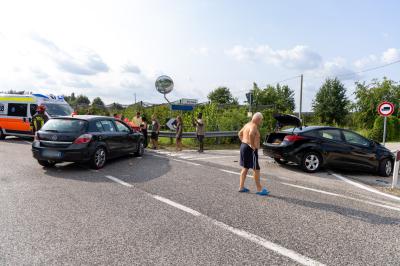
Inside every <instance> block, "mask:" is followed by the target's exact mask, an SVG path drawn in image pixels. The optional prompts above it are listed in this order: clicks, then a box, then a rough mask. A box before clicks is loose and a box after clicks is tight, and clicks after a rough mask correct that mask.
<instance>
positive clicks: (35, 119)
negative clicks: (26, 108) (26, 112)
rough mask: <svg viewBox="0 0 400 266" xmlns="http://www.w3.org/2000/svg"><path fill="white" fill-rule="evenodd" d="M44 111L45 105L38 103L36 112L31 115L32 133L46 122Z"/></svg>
mask: <svg viewBox="0 0 400 266" xmlns="http://www.w3.org/2000/svg"><path fill="white" fill-rule="evenodd" d="M45 112H46V107H45V106H44V105H39V106H38V107H37V111H36V114H35V115H34V116H32V122H31V129H32V132H33V133H36V132H37V131H39V130H40V129H41V128H42V127H43V125H44V124H45V123H46V122H47V120H49V118H48V117H47V115H46V114H45Z"/></svg>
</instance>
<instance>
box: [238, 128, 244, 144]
mask: <svg viewBox="0 0 400 266" xmlns="http://www.w3.org/2000/svg"><path fill="white" fill-rule="evenodd" d="M243 131H244V127H242V129H241V130H240V131H239V133H238V136H239V139H240V141H242V140H243Z"/></svg>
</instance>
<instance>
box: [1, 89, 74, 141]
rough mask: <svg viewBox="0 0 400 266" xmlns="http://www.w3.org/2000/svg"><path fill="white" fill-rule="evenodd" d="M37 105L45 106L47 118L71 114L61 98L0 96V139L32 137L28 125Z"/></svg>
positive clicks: (35, 95)
mask: <svg viewBox="0 0 400 266" xmlns="http://www.w3.org/2000/svg"><path fill="white" fill-rule="evenodd" d="M39 105H44V106H46V115H47V116H48V117H49V118H51V117H57V116H69V115H71V114H72V113H73V109H72V108H71V106H69V104H68V103H67V102H66V101H65V100H64V97H63V96H55V95H43V94H30V95H17V94H0V139H5V137H6V136H17V137H18V136H19V137H33V133H32V131H31V128H30V125H31V122H32V116H33V115H35V113H36V108H37V107H38V106H39Z"/></svg>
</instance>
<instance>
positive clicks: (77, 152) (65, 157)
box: [32, 115, 144, 169]
mask: <svg viewBox="0 0 400 266" xmlns="http://www.w3.org/2000/svg"><path fill="white" fill-rule="evenodd" d="M32 152H33V157H34V158H36V159H37V160H38V162H39V164H40V165H42V166H46V167H50V166H54V165H55V164H56V163H60V162H80V163H81V162H83V163H85V162H87V163H90V165H91V167H92V168H95V169H100V168H102V167H103V166H104V165H105V163H106V161H107V160H108V159H109V158H115V157H118V156H123V155H126V154H135V155H138V156H141V155H143V152H144V137H143V135H142V134H141V133H140V132H137V131H134V130H133V129H131V128H130V127H129V126H128V125H126V124H125V123H124V122H122V121H120V120H116V119H114V118H112V117H104V116H87V115H81V116H80V115H77V116H73V117H57V118H53V119H50V120H49V121H48V122H47V123H46V124H45V125H44V126H43V127H42V129H41V130H40V131H38V132H37V133H36V135H35V140H34V141H33V144H32Z"/></svg>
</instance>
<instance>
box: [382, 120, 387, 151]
mask: <svg viewBox="0 0 400 266" xmlns="http://www.w3.org/2000/svg"><path fill="white" fill-rule="evenodd" d="M386 123H387V116H385V117H384V118H383V146H385V143H386Z"/></svg>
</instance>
